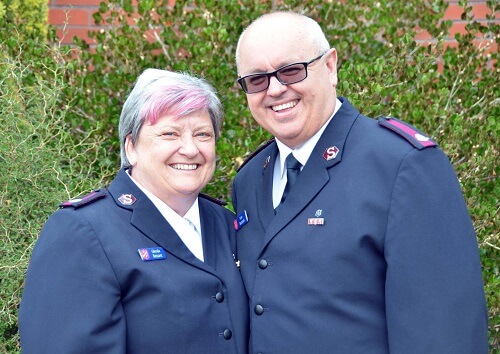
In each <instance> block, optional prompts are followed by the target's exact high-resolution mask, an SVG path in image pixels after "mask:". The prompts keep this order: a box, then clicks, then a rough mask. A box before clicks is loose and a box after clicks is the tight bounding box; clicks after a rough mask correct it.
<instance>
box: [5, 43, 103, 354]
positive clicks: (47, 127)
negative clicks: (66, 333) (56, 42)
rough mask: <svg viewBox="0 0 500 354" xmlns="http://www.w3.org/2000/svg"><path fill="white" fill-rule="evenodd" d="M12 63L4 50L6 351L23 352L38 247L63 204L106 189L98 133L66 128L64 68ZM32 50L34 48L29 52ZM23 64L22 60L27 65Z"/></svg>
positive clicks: (55, 63) (51, 57)
mask: <svg viewBox="0 0 500 354" xmlns="http://www.w3.org/2000/svg"><path fill="white" fill-rule="evenodd" d="M15 49H16V51H19V52H21V53H23V54H26V55H25V56H21V55H19V56H15V57H11V56H10V55H9V54H6V53H9V52H11V50H10V49H9V48H8V47H7V46H6V45H5V43H1V44H0V50H1V53H3V54H2V56H1V58H0V92H1V94H0V111H1V112H0V125H1V126H2V139H0V161H1V163H2V173H1V174H0V186H1V187H0V188H1V192H0V215H1V218H2V220H1V222H0V239H1V240H2V242H1V243H0V299H2V300H1V306H0V352H2V353H5V352H14V351H17V350H18V349H19V348H18V343H17V320H16V317H17V309H18V305H19V300H20V296H21V291H22V290H21V289H22V284H23V280H24V276H25V270H26V267H27V265H28V261H29V256H30V251H31V248H32V246H33V244H34V242H35V240H36V239H37V237H38V232H39V231H40V228H41V226H42V225H43V223H44V222H45V220H46V219H47V218H48V216H49V214H50V213H52V212H53V211H55V210H56V208H57V205H58V201H61V200H64V199H68V198H69V197H72V196H75V195H76V194H78V193H80V191H82V190H89V189H91V188H93V187H94V186H96V185H99V184H102V183H103V182H102V178H103V177H105V176H106V173H105V171H100V170H98V169H96V167H95V166H94V165H95V161H96V160H97V159H98V158H99V157H98V154H99V148H98V147H99V145H100V144H101V142H102V140H103V139H104V138H103V137H99V138H97V140H96V139H94V138H93V137H92V131H91V130H89V131H87V132H86V133H85V137H84V138H81V137H80V136H79V135H77V134H72V132H71V131H70V130H69V129H68V124H67V123H66V122H65V116H66V114H67V111H68V109H69V107H70V105H71V102H70V101H67V102H66V104H63V102H64V101H65V100H66V99H65V98H63V97H62V96H61V88H62V87H64V85H65V83H64V81H63V79H64V72H65V67H64V63H62V64H61V62H60V59H61V57H60V54H61V53H59V52H58V51H57V50H50V49H49V48H47V47H45V50H44V55H48V57H46V58H44V59H43V60H42V59H39V58H37V60H29V59H25V58H26V57H29V55H27V53H24V50H25V49H26V48H24V47H22V46H21V47H16V48H15ZM26 50H33V47H31V48H29V49H26ZM21 58H23V60H21Z"/></svg>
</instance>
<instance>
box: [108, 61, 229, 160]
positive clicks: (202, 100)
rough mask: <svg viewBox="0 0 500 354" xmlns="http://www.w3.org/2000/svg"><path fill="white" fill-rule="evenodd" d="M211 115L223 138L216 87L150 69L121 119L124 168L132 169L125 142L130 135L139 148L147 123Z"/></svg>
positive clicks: (183, 74)
mask: <svg viewBox="0 0 500 354" xmlns="http://www.w3.org/2000/svg"><path fill="white" fill-rule="evenodd" d="M200 110H201V111H208V113H209V115H210V119H211V120H212V125H213V128H214V132H215V139H218V138H219V132H220V124H221V119H222V115H223V112H222V105H221V102H220V100H219V98H218V97H217V93H216V91H215V89H214V88H213V86H212V85H210V84H209V83H208V82H207V81H205V80H204V79H201V78H197V77H195V76H192V75H190V74H186V73H176V72H172V71H166V70H160V69H146V70H145V71H144V72H143V73H142V74H141V75H140V76H139V78H138V79H137V82H136V84H135V86H134V88H133V89H132V92H130V94H129V96H128V98H127V100H126V101H125V104H124V105H123V108H122V113H121V115H120V123H119V125H118V134H119V137H120V156H121V167H128V166H130V162H129V161H128V159H127V155H126V154H125V139H126V137H127V136H128V135H129V134H130V135H131V138H132V143H133V144H135V142H136V141H137V136H138V134H139V131H140V129H141V127H142V125H143V124H144V122H146V121H147V122H149V123H151V124H156V122H157V121H158V119H160V118H161V117H163V116H164V115H167V114H168V115H170V116H173V117H175V119H177V118H181V117H183V116H185V115H188V114H190V113H192V112H196V111H200Z"/></svg>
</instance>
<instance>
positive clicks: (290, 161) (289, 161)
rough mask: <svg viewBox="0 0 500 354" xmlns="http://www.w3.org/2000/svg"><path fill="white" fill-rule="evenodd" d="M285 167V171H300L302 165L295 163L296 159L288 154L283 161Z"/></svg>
mask: <svg viewBox="0 0 500 354" xmlns="http://www.w3.org/2000/svg"><path fill="white" fill-rule="evenodd" d="M285 166H286V169H287V170H288V169H292V170H300V168H301V167H302V164H301V163H300V162H299V161H297V159H296V158H295V156H293V154H292V153H289V154H288V156H287V157H286V160H285Z"/></svg>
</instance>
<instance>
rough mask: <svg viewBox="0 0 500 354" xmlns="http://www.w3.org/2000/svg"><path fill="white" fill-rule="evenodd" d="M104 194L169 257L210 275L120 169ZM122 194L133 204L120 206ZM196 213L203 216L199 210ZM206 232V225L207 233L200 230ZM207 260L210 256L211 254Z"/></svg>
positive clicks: (206, 265) (202, 263)
mask: <svg viewBox="0 0 500 354" xmlns="http://www.w3.org/2000/svg"><path fill="white" fill-rule="evenodd" d="M108 191H109V193H110V194H111V196H112V197H113V199H114V200H115V203H116V204H117V205H118V206H120V207H122V208H125V209H129V210H130V211H131V217H130V223H131V224H132V225H133V226H134V227H135V228H136V229H138V230H139V231H140V232H142V233H143V234H144V235H145V236H146V237H147V238H149V239H150V240H152V241H153V242H154V243H156V244H157V245H158V246H160V247H162V248H163V249H164V250H165V251H166V252H168V253H169V254H171V255H173V256H175V257H177V258H179V259H181V260H183V261H185V262H187V263H189V264H191V265H193V266H195V267H197V268H201V269H204V270H206V271H209V272H210V273H214V271H213V269H211V267H209V265H208V264H205V263H204V262H201V261H200V260H199V259H198V258H196V257H195V256H194V255H193V254H192V253H191V251H189V249H188V248H187V247H186V245H185V244H184V242H182V240H181V238H180V237H179V236H178V235H177V233H176V232H175V231H174V229H173V228H172V227H171V226H170V224H169V223H168V222H167V221H166V220H165V218H164V217H163V215H162V214H161V213H160V211H159V210H158V209H157V208H156V207H155V206H154V204H153V202H151V200H149V198H148V197H147V196H146V195H145V194H143V193H142V191H141V190H140V189H139V188H138V187H137V186H136V185H135V184H134V182H133V181H132V180H131V179H130V178H129V176H127V174H126V172H125V170H124V169H122V170H121V171H120V172H119V173H118V175H117V176H116V178H115V179H114V180H113V182H112V183H111V185H110V186H109V189H108ZM123 195H133V196H134V198H135V201H134V202H133V203H132V204H130V205H127V204H123V203H122V202H121V201H120V198H121V197H122V196H123ZM200 213H201V214H203V213H202V212H201V211H200ZM207 232H213V231H212V230H210V226H208V229H207V230H205V231H203V234H205V233H207ZM204 241H205V238H204ZM210 257H213V255H211V256H210Z"/></svg>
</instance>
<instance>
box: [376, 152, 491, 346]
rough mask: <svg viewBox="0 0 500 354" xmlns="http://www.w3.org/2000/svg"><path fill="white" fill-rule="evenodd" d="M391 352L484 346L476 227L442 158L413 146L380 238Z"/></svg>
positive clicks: (484, 312)
mask: <svg viewBox="0 0 500 354" xmlns="http://www.w3.org/2000/svg"><path fill="white" fill-rule="evenodd" d="M385 250H386V252H385V257H386V261H387V275H386V287H385V289H386V313H387V326H388V336H389V345H390V349H391V350H390V352H391V353H470V354H472V353H474V354H479V353H487V352H488V337H487V336H488V332H487V331H488V324H487V309H486V301H485V295H484V288H483V282H482V274H481V265H480V259H479V252H478V246H477V239H476V236H475V233H474V228H473V225H472V222H471V219H470V216H469V213H468V210H467V207H466V205H465V201H464V199H463V196H462V193H461V190H460V185H459V183H458V180H457V178H456V175H455V172H454V171H453V168H452V166H451V164H450V163H449V161H448V158H447V157H446V156H445V155H444V153H443V152H442V151H441V150H440V149H438V148H428V149H424V150H421V151H418V150H416V149H414V150H412V151H411V152H410V153H409V154H408V155H407V156H406V157H405V158H404V159H403V161H402V163H401V166H400V169H399V172H398V174H397V178H396V181H395V185H394V191H393V194H392V200H391V205H390V211H389V217H388V221H387V233H386V238H385Z"/></svg>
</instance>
